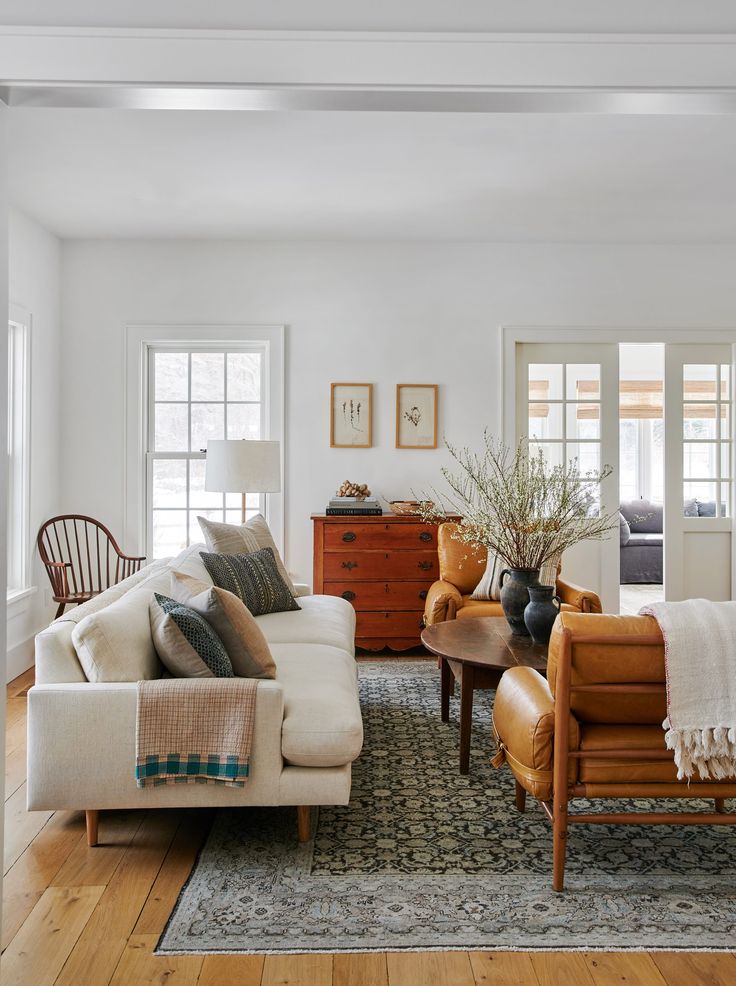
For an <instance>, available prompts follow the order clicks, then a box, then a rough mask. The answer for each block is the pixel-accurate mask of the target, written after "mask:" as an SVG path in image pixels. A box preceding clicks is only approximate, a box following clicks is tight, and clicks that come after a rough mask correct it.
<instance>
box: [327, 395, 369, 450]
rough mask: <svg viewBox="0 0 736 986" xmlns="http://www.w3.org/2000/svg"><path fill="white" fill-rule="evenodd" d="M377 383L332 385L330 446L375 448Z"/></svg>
mask: <svg viewBox="0 0 736 986" xmlns="http://www.w3.org/2000/svg"><path fill="white" fill-rule="evenodd" d="M372 446H373V384H372V383H333V384H330V448H372Z"/></svg>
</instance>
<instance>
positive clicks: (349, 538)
mask: <svg viewBox="0 0 736 986" xmlns="http://www.w3.org/2000/svg"><path fill="white" fill-rule="evenodd" d="M357 536H358V535H357V534H355V533H354V532H353V531H345V533H344V534H343V536H342V539H343V541H354V540H355V539H356V537H357Z"/></svg>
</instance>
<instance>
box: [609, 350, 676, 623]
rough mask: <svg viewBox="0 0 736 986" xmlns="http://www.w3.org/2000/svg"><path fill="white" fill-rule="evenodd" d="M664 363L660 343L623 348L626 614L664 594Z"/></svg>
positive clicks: (621, 519) (622, 488) (621, 455)
mask: <svg viewBox="0 0 736 986" xmlns="http://www.w3.org/2000/svg"><path fill="white" fill-rule="evenodd" d="M664 363H665V347H664V344H662V343H642V344H637V343H622V344H621V345H620V346H619V512H620V513H619V523H620V549H619V551H620V612H621V613H622V614H629V615H634V614H636V613H638V612H639V610H640V609H641V607H642V606H645V605H646V604H647V603H651V602H657V601H659V600H662V599H664V598H665V593H664V530H665V525H664V502H665V494H664V491H665V465H664V446H665V433H664Z"/></svg>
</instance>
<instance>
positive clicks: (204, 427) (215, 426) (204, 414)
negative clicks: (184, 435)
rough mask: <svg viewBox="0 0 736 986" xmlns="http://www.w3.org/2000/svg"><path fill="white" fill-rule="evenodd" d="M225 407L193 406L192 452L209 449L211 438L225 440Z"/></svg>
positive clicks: (216, 405) (214, 405)
mask: <svg viewBox="0 0 736 986" xmlns="http://www.w3.org/2000/svg"><path fill="white" fill-rule="evenodd" d="M224 429H225V405H224V404H192V451H193V452H197V451H199V449H203V448H207V442H208V440H209V439H210V438H224V437H225V435H224Z"/></svg>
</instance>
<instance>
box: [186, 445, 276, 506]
mask: <svg viewBox="0 0 736 986" xmlns="http://www.w3.org/2000/svg"><path fill="white" fill-rule="evenodd" d="M204 488H205V490H207V492H209V493H278V492H279V491H280V490H281V450H280V447H279V443H278V442H256V441H245V440H243V441H241V440H228V441H222V440H219V439H218V440H213V441H209V442H207V464H206V467H205V474H204Z"/></svg>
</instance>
